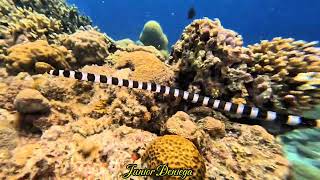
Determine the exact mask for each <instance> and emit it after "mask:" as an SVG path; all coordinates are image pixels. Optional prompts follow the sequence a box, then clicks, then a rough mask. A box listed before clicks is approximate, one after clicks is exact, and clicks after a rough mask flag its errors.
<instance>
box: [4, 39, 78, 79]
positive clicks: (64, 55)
mask: <svg viewBox="0 0 320 180" xmlns="http://www.w3.org/2000/svg"><path fill="white" fill-rule="evenodd" d="M7 53H8V55H7V56H5V57H4V61H5V63H6V67H7V69H8V71H9V72H12V73H18V72H21V71H26V72H30V73H35V72H37V71H38V70H40V71H41V70H42V69H43V68H40V69H36V68H37V67H39V64H38V65H36V63H37V62H42V64H48V65H47V66H52V67H54V68H58V69H70V64H72V63H74V62H75V60H74V58H73V56H72V54H71V53H70V52H69V51H68V50H67V49H66V48H65V47H63V46H57V45H49V44H48V42H47V41H43V40H38V41H35V42H28V43H23V44H18V45H15V46H12V47H10V48H9V49H8V50H7ZM41 73H42V72H41Z"/></svg>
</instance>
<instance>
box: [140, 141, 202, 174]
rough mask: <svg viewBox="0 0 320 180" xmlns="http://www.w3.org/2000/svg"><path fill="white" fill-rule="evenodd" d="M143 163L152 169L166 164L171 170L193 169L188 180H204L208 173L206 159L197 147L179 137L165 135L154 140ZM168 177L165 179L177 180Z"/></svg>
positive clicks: (144, 156)
mask: <svg viewBox="0 0 320 180" xmlns="http://www.w3.org/2000/svg"><path fill="white" fill-rule="evenodd" d="M142 163H146V164H147V167H148V168H150V169H155V168H157V167H158V166H159V165H163V164H166V165H167V166H168V167H169V168H176V169H192V171H193V173H192V176H187V177H186V179H203V178H204V177H205V173H206V167H205V164H204V159H203V157H202V156H201V154H200V153H199V151H198V150H197V148H196V146H195V145H194V144H193V143H192V142H191V141H189V140H187V139H185V138H183V137H181V136H177V135H165V136H162V137H158V138H156V139H154V140H153V141H152V142H151V143H150V144H149V146H148V147H147V149H146V151H145V153H144V154H143V156H142ZM175 177H177V176H172V175H171V176H167V177H164V179H175Z"/></svg>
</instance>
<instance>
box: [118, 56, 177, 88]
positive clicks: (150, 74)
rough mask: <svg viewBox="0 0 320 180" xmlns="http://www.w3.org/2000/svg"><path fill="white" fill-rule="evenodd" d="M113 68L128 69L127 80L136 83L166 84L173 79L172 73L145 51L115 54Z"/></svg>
mask: <svg viewBox="0 0 320 180" xmlns="http://www.w3.org/2000/svg"><path fill="white" fill-rule="evenodd" d="M114 61H115V63H116V64H115V66H116V68H118V69H121V68H130V69H131V70H132V73H131V74H130V76H129V78H130V79H133V80H138V81H152V82H157V83H162V84H163V83H168V81H171V80H172V78H173V73H172V71H171V70H170V69H169V68H168V67H167V66H166V65H165V64H164V63H163V62H161V61H160V60H159V59H158V58H157V57H156V56H155V55H154V54H152V53H149V52H146V51H134V52H116V53H115V55H114Z"/></svg>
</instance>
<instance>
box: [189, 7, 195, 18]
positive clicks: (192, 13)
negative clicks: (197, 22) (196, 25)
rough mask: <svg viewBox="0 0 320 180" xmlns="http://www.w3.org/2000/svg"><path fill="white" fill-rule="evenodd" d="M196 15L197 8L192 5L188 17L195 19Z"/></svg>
mask: <svg viewBox="0 0 320 180" xmlns="http://www.w3.org/2000/svg"><path fill="white" fill-rule="evenodd" d="M195 16H196V10H195V9H194V7H191V8H190V9H189V10H188V19H193V18H194V17H195Z"/></svg>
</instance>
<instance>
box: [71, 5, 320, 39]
mask: <svg viewBox="0 0 320 180" xmlns="http://www.w3.org/2000/svg"><path fill="white" fill-rule="evenodd" d="M68 2H69V3H71V4H76V5H77V7H78V8H79V9H80V10H81V11H82V12H83V13H85V14H86V15H88V16H90V17H91V19H92V20H93V24H94V25H97V26H99V28H100V29H101V30H102V31H104V32H106V33H108V35H110V36H111V37H113V38H115V39H117V40H119V39H125V38H130V39H133V40H137V39H138V38H139V34H140V32H141V29H142V27H143V25H144V24H145V23H146V22H147V21H149V20H156V21H158V22H159V23H160V24H161V26H162V28H163V30H164V32H165V33H166V34H167V36H168V39H169V42H170V43H169V44H170V45H172V44H174V43H175V42H176V41H177V40H178V39H179V37H180V35H181V33H182V29H183V28H184V27H185V26H187V25H188V24H189V23H190V22H191V21H192V20H190V19H188V18H187V12H188V10H189V9H190V8H191V7H194V8H195V10H196V15H195V18H202V17H209V18H211V19H213V18H219V19H220V20H221V21H222V22H223V24H224V26H225V27H227V28H229V29H233V30H235V31H237V32H238V33H240V34H241V35H242V36H243V38H244V42H245V44H254V43H257V42H259V41H260V40H264V39H272V38H274V37H278V36H281V37H292V38H295V39H303V40H306V41H315V40H319V39H320V35H319V31H318V29H319V28H320V22H319V12H318V10H319V7H320V2H319V1H317V0H308V1H307V2H302V1H300V0H291V1H290V0H284V1H281V2H279V1H278V0H268V1H256V0H242V1H237V0H215V1H211V0H201V1H196V0H184V1H181V0H171V1H161V0H155V1H150V0H140V1H138V2H137V1H134V0H126V1H116V0H109V1H99V0H96V1H86V0H68ZM114 22H117V23H114Z"/></svg>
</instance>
